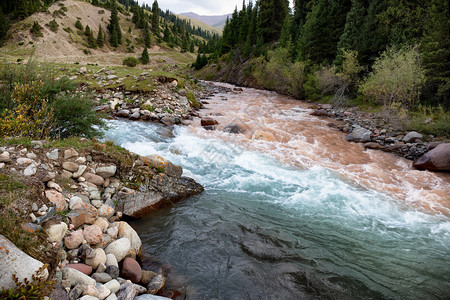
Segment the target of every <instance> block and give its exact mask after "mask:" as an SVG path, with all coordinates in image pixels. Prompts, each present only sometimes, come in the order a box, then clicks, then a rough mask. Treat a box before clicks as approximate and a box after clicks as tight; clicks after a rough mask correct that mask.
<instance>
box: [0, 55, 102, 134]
mask: <svg viewBox="0 0 450 300" xmlns="http://www.w3.org/2000/svg"><path fill="white" fill-rule="evenodd" d="M0 81H1V82H3V84H2V85H1V86H0V115H1V117H0V137H7V136H27V137H30V138H49V137H58V138H59V137H61V138H65V137H68V136H71V135H77V136H78V135H80V136H87V137H92V136H94V135H97V134H98V129H94V128H93V127H92V125H100V126H101V125H102V122H101V121H100V119H99V116H97V114H96V113H95V112H93V111H92V110H91V109H92V107H93V106H94V102H93V100H92V97H90V96H86V95H84V94H82V93H76V92H73V91H75V89H76V84H75V83H74V82H72V81H70V80H68V79H67V78H62V79H60V80H55V76H54V73H53V72H52V70H45V69H44V70H38V69H37V67H36V65H35V63H34V62H33V61H31V62H29V63H28V64H26V65H13V64H6V63H5V64H3V65H2V66H1V67H0ZM67 91H69V92H70V93H68V92H67Z"/></svg>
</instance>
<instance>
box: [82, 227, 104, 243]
mask: <svg viewBox="0 0 450 300" xmlns="http://www.w3.org/2000/svg"><path fill="white" fill-rule="evenodd" d="M83 236H84V239H85V240H86V242H87V243H88V244H89V245H97V244H100V243H101V242H102V238H103V233H102V230H101V229H100V227H98V226H97V225H91V226H87V227H86V228H84V230H83Z"/></svg>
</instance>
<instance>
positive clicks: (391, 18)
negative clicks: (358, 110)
mask: <svg viewBox="0 0 450 300" xmlns="http://www.w3.org/2000/svg"><path fill="white" fill-rule="evenodd" d="M449 32H450V18H449V3H448V1H444V0H431V1H410V0H408V1H395V0H339V1H338V0H312V1H306V0H294V8H293V10H292V11H291V10H290V8H289V2H288V1H287V0H260V1H257V2H256V3H252V2H250V3H249V4H248V5H246V4H245V2H244V5H243V7H242V9H241V10H240V11H238V10H237V9H236V10H235V11H234V12H233V15H232V17H231V18H230V19H229V20H227V23H226V26H225V28H224V32H223V37H222V38H221V39H220V40H217V41H216V42H215V44H214V45H213V46H211V45H209V46H208V47H202V48H201V49H200V50H201V51H202V52H203V53H204V54H202V55H199V56H198V60H197V62H196V64H195V66H196V68H197V69H200V68H201V67H203V65H205V64H206V63H207V58H209V60H210V61H212V60H214V62H215V64H217V63H219V58H221V57H222V58H223V59H225V60H226V62H227V63H228V66H227V68H223V62H222V67H221V65H220V63H219V64H218V66H217V65H216V67H217V70H216V71H217V76H218V77H221V78H222V79H225V80H227V81H230V82H234V83H239V82H241V83H245V82H247V83H248V82H249V81H252V80H253V82H254V84H256V85H257V86H260V87H264V88H268V89H272V90H276V91H279V92H283V93H286V94H290V95H292V96H295V97H298V98H308V99H317V98H323V97H325V98H326V97H332V101H333V102H334V103H337V104H345V103H347V101H348V100H349V99H355V98H358V100H359V101H365V102H373V103H375V104H379V105H384V107H385V108H387V109H388V110H397V111H398V109H399V108H402V109H405V110H410V109H413V108H415V107H417V105H418V104H422V105H442V106H446V107H449V106H450V99H449V91H450V83H449V75H450V74H449V73H450V63H449V58H450V57H449V56H450V33H449ZM210 44H211V42H210ZM224 55H226V56H224ZM208 75H209V77H213V78H214V76H213V75H212V74H211V72H209V73H208ZM249 77H251V78H250V79H249ZM255 82H256V83H255Z"/></svg>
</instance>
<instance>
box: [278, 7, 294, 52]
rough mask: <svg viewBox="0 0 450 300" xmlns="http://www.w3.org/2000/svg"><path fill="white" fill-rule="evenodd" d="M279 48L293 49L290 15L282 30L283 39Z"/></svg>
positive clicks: (281, 38)
mask: <svg viewBox="0 0 450 300" xmlns="http://www.w3.org/2000/svg"><path fill="white" fill-rule="evenodd" d="M278 47H280V48H289V50H290V48H291V47H292V38H291V16H290V15H287V16H286V18H285V20H284V23H283V27H282V28H281V37H280V42H279V43H278Z"/></svg>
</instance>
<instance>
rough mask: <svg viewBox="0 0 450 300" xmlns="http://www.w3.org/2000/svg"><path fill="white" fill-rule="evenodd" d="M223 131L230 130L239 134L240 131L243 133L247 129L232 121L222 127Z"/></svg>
mask: <svg viewBox="0 0 450 300" xmlns="http://www.w3.org/2000/svg"><path fill="white" fill-rule="evenodd" d="M222 131H223V132H228V133H234V134H238V133H243V132H244V131H245V130H244V129H243V128H242V127H241V126H240V125H238V124H235V123H232V124H229V125H227V126H225V127H224V128H223V129H222Z"/></svg>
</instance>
